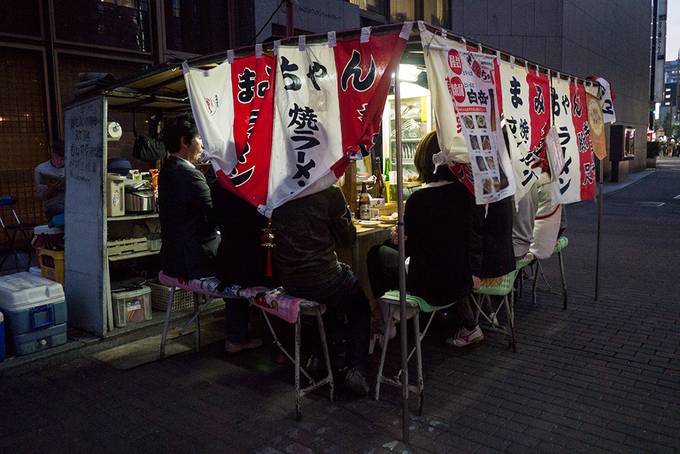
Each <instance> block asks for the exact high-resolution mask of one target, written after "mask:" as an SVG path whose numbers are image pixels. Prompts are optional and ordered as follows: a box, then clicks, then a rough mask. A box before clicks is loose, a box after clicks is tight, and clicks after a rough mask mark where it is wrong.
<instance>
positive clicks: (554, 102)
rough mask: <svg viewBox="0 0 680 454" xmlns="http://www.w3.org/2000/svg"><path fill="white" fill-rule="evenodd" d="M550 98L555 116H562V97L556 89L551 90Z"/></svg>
mask: <svg viewBox="0 0 680 454" xmlns="http://www.w3.org/2000/svg"><path fill="white" fill-rule="evenodd" d="M550 98H551V104H552V109H553V115H554V116H556V117H559V116H560V113H562V112H561V110H562V109H560V99H559V98H560V97H559V96H558V94H557V92H556V91H555V89H554V88H552V87H551V88H550Z"/></svg>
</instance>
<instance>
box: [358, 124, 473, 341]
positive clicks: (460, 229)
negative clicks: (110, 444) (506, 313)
mask: <svg viewBox="0 0 680 454" xmlns="http://www.w3.org/2000/svg"><path fill="white" fill-rule="evenodd" d="M438 152H439V143H438V141H437V135H436V134H435V132H431V133H430V134H428V135H427V136H425V137H424V138H423V140H421V141H420V143H419V144H418V148H417V149H416V155H415V159H414V162H415V165H416V169H417V170H418V178H419V180H420V181H422V182H423V183H425V184H424V185H423V186H422V188H421V189H420V190H418V191H416V192H415V193H413V194H412V195H411V197H409V199H408V200H407V201H406V211H405V213H404V230H405V234H406V256H407V257H409V267H408V273H407V276H406V288H407V290H408V292H409V293H412V294H414V295H416V296H419V297H421V298H423V299H425V300H426V301H427V302H428V303H429V304H431V305H433V306H444V305H448V304H451V303H453V302H456V301H457V302H458V303H457V304H456V305H455V306H454V308H455V309H454V310H455V312H456V314H457V315H458V317H459V318H460V319H461V321H462V323H463V327H462V328H460V329H459V330H457V331H456V333H455V335H454V336H453V337H452V338H450V339H449V340H447V342H448V343H450V344H452V345H455V346H457V347H463V346H466V345H469V344H472V343H475V342H479V341H481V340H483V339H484V334H483V333H482V330H481V329H480V328H479V326H478V324H477V321H476V317H475V315H474V313H473V311H472V308H471V306H470V301H469V300H468V295H470V293H472V291H473V287H475V286H476V285H478V282H479V279H478V278H477V277H476V276H473V273H472V267H471V262H472V256H473V255H476V256H479V255H480V252H479V251H478V249H479V248H480V239H479V237H478V235H477V234H476V233H475V231H474V229H473V222H474V220H473V216H474V210H475V206H474V199H473V197H472V195H471V194H470V193H469V191H468V190H467V189H466V188H465V186H463V184H462V183H460V182H459V181H458V180H457V179H456V177H455V176H454V175H453V173H451V171H450V170H449V168H448V167H445V166H441V167H439V168H437V170H436V171H435V168H434V163H433V162H432V156H433V155H434V154H436V153H438ZM398 265H399V253H398V251H397V250H395V249H393V248H392V247H390V246H388V245H382V246H376V247H374V248H373V249H372V250H371V251H370V252H369V255H368V270H369V280H370V281H371V288H372V290H373V294H374V295H375V296H376V297H379V295H382V294H383V293H384V292H385V291H387V290H389V289H394V288H397V287H398V284H399V281H398V279H399V277H398V274H397V271H398Z"/></svg>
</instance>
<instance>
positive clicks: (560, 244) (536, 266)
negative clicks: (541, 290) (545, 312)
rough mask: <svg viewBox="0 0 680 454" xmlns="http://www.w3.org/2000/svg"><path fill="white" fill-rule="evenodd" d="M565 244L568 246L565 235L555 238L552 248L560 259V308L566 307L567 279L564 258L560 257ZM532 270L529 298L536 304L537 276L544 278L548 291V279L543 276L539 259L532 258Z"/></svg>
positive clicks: (565, 246)
mask: <svg viewBox="0 0 680 454" xmlns="http://www.w3.org/2000/svg"><path fill="white" fill-rule="evenodd" d="M567 246H569V239H568V238H567V237H566V236H561V237H559V238H558V239H557V242H556V243H555V249H554V250H553V254H557V257H558V259H559V261H560V278H561V281H562V309H563V310H566V309H567V279H566V274H565V272H564V259H563V257H562V251H564V250H565V249H566V248H567ZM532 271H533V283H532V288H531V298H532V302H533V304H536V290H537V287H538V276H539V275H540V276H542V277H543V280H545V282H546V284H548V291H550V290H551V287H550V283H549V282H548V280H547V279H546V278H545V274H544V273H543V267H542V266H541V261H540V260H538V259H537V260H534V263H533V264H532Z"/></svg>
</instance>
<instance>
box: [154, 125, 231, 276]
mask: <svg viewBox="0 0 680 454" xmlns="http://www.w3.org/2000/svg"><path fill="white" fill-rule="evenodd" d="M163 138H164V141H165V146H166V148H167V150H168V152H169V153H170V155H169V157H168V158H167V159H166V161H165V163H164V164H163V168H162V169H161V171H160V174H159V176H158V211H159V219H160V224H161V241H162V243H161V255H160V259H161V267H162V270H163V273H165V274H166V275H168V276H171V277H175V278H183V279H200V278H203V277H208V276H214V275H215V254H216V253H217V247H218V245H219V237H218V235H217V230H216V229H215V228H214V226H213V225H212V223H211V217H212V209H213V203H212V198H211V197H210V188H209V187H208V183H207V182H206V179H205V176H204V175H203V173H202V172H201V171H200V170H198V169H197V168H196V166H194V164H193V162H196V161H197V160H198V158H199V156H200V154H201V150H202V147H203V142H202V141H201V137H200V136H199V134H198V129H197V128H196V123H195V122H194V120H193V118H191V117H190V116H188V115H183V116H181V117H178V118H176V119H175V121H174V122H173V123H171V124H169V125H167V126H166V128H165V130H164V131H163Z"/></svg>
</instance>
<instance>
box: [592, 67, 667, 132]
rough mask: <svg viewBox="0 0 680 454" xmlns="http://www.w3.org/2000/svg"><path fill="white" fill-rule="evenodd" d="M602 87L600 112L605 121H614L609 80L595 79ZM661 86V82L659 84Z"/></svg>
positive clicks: (614, 114) (614, 115)
mask: <svg viewBox="0 0 680 454" xmlns="http://www.w3.org/2000/svg"><path fill="white" fill-rule="evenodd" d="M595 81H596V82H598V83H599V84H600V86H601V87H602V89H601V91H600V104H602V113H603V115H604V122H605V123H616V112H614V101H613V99H612V89H611V87H610V86H609V82H607V80H606V79H604V78H602V77H598V78H597V79H595ZM661 87H663V83H662V84H661Z"/></svg>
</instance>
